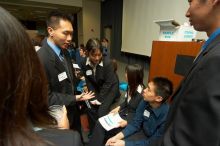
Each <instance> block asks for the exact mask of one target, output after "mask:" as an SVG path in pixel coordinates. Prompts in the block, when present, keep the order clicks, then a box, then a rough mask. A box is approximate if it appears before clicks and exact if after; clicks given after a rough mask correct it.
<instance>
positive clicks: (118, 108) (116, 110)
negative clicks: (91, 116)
mask: <svg viewBox="0 0 220 146" xmlns="http://www.w3.org/2000/svg"><path fill="white" fill-rule="evenodd" d="M119 110H120V106H117V107H116V108H114V109H113V110H111V111H110V113H114V114H116V113H118V112H119Z"/></svg>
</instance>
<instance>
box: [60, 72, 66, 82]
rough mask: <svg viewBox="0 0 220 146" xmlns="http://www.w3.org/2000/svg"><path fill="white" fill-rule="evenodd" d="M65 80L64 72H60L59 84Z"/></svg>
mask: <svg viewBox="0 0 220 146" xmlns="http://www.w3.org/2000/svg"><path fill="white" fill-rule="evenodd" d="M66 78H67V75H66V72H62V73H60V74H59V75H58V80H59V82H61V81H63V80H65V79H66Z"/></svg>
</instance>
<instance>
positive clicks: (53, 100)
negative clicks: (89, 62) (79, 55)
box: [37, 40, 76, 105]
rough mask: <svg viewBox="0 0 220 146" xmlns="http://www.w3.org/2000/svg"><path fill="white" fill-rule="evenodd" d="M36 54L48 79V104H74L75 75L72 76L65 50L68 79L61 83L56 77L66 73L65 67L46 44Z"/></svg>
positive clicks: (70, 65) (69, 61) (71, 68)
mask: <svg viewBox="0 0 220 146" xmlns="http://www.w3.org/2000/svg"><path fill="white" fill-rule="evenodd" d="M45 41H46V40H45ZM37 53H38V56H39V58H40V60H41V63H42V64H43V66H44V69H45V71H46V75H47V79H48V86H49V104H50V105H54V104H61V105H63V104H64V105H70V104H74V103H75V102H76V99H75V96H74V82H75V80H76V79H75V75H73V66H72V63H71V60H70V58H69V56H68V55H67V53H68V52H67V50H66V51H64V56H65V58H66V60H67V63H68V70H69V74H68V73H67V76H68V78H67V79H64V80H63V81H59V80H58V75H59V74H61V73H63V72H67V71H66V69H65V66H64V65H63V63H62V62H61V61H60V59H59V57H58V56H57V55H56V54H55V52H54V51H53V50H52V48H51V47H50V46H49V45H48V44H47V42H45V43H43V46H42V47H41V49H40V50H39V51H38V52H37Z"/></svg>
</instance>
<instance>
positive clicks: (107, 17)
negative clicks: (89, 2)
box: [101, 0, 150, 69]
mask: <svg viewBox="0 0 220 146" xmlns="http://www.w3.org/2000/svg"><path fill="white" fill-rule="evenodd" d="M122 12H123V0H103V2H102V3H101V38H102V37H103V36H104V28H105V27H111V28H112V38H111V58H115V59H117V60H119V61H121V62H124V63H127V64H131V63H139V64H141V65H143V66H144V67H146V68H147V69H148V68H149V62H150V58H149V57H147V56H141V55H136V54H131V53H124V52H121V42H122ZM134 43H135V40H134Z"/></svg>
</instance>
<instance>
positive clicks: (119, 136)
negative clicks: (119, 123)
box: [105, 132, 124, 145]
mask: <svg viewBox="0 0 220 146" xmlns="http://www.w3.org/2000/svg"><path fill="white" fill-rule="evenodd" d="M122 138H124V134H123V133H122V132H119V133H118V134H116V135H115V136H113V137H111V138H109V139H108V140H107V142H106V144H105V145H114V144H115V143H116V142H117V140H121V139H122Z"/></svg>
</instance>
